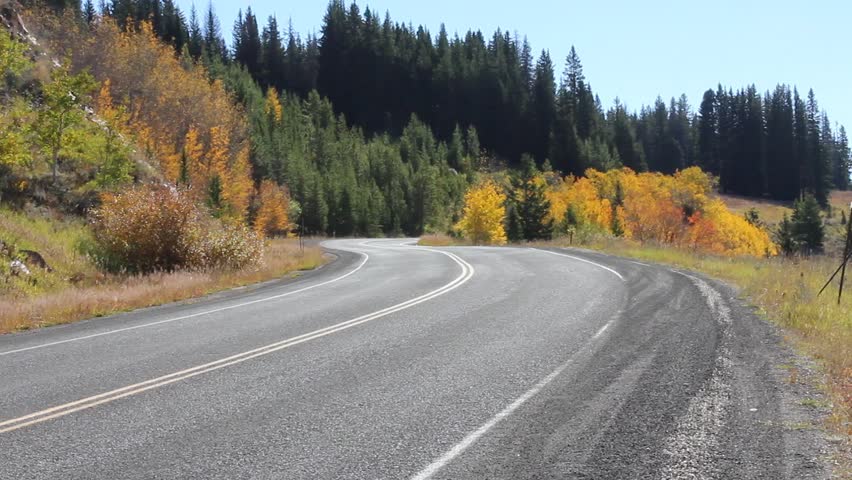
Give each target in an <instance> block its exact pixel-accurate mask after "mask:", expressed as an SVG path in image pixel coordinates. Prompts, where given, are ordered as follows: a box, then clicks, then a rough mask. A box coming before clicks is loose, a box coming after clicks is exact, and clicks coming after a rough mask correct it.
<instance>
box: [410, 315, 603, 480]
mask: <svg viewBox="0 0 852 480" xmlns="http://www.w3.org/2000/svg"><path fill="white" fill-rule="evenodd" d="M612 322H613V320H610V321H609V323H607V324H606V325H604V326H603V328H601V329H600V330H599V331H598V333H596V334H595V336H594V337H592V339H593V340H594V339H596V338H598V337H599V336H600V335H601V334H602V333H603V332H604V331H606V329H607V328H609V326H610V324H611V323H612ZM575 355H576V354H575ZM573 361H574V355H571V358H569V359H568V360H567V361H566V362H565V363H563V364H562V365H560V366H559V367H557V368H556V370H554V371H553V372H551V373H550V375H548V376H546V377H544V378H543V379H541V381H539V382H538V383H536V384H535V385H534V386H533V387H532V388H531V389H529V390H527V391H526V392H524V394H523V395H521V396H520V397H518V398H517V399H516V400H515V401H514V402H512V403H511V404H509V406H508V407H506V408H504V409H503V410H501V411H500V412H499V413H498V414H497V415H494V416H493V417H491V419H490V420H488V421H487V422H485V423H484V424H483V425H482V426H481V427H479V428H477V429H476V430H475V431H473V432H472V433H470V434H469V435H468V436H466V437H464V439H462V441H461V442H459V443H457V444H456V445H454V446H453V448H451V449H449V450H447V452H446V453H444V454H443V455H441V457H440V458H438V459H437V460H435V461H434V462H432V463H430V464H429V465H428V466H427V467H426V468H424V469H423V470H421V471H420V472H419V473H417V475H415V476H413V477H411V480H428V479H430V478H432V476H433V475H435V474H436V473H438V471H440V470H441V469H442V468H444V467H446V466H447V465H448V464H449V463H450V462H452V461H453V460H455V459H456V457H458V456H459V455H461V454H462V453H463V452H464V451H465V450H467V449H468V448H470V446H471V445H473V444H474V443H476V442H477V440H479V439H480V438H482V437H483V436H485V434H486V433H488V431H489V430H491V429H492V428H494V427H495V426H496V425H497V424H498V423H500V422H501V421H503V420H504V419H506V418H507V417H508V416H509V415H511V414H512V413H514V412H515V410H517V409H518V408H520V407H521V405H523V404H525V403H526V402H527V401H529V400H530V399H531V398H533V397H535V396H536V395H538V393H539V392H541V391H542V390H543V389H544V387H546V386H547V385H548V384H549V383H550V382H552V381H553V380H554V379H556V377H558V376H559V375H560V374H561V373H562V372H564V371H565V369H566V368H568V366H569V365H571V362H573Z"/></svg>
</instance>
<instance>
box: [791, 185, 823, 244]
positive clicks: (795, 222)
mask: <svg viewBox="0 0 852 480" xmlns="http://www.w3.org/2000/svg"><path fill="white" fill-rule="evenodd" d="M791 224H792V227H791V228H792V232H793V238H794V240H795V243H796V246H797V248H798V249H799V250H800V251H801V252H802V253H805V254H813V253H822V249H823V242H824V240H825V227H824V226H823V223H822V218H821V216H820V212H819V203H818V201H817V199H816V197H815V196H814V195H811V194H807V195H805V196H804V197H802V198H800V199H799V200H796V202H795V203H794V205H793V216H792V218H791Z"/></svg>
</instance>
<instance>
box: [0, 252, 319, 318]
mask: <svg viewBox="0 0 852 480" xmlns="http://www.w3.org/2000/svg"><path fill="white" fill-rule="evenodd" d="M324 261H325V260H324V257H323V254H322V250H321V249H320V248H319V247H317V246H313V247H306V248H305V250H304V252H303V253H302V252H300V250H299V246H298V242H297V241H295V240H289V239H278V240H272V241H270V242H269V243H268V245H267V247H266V249H265V253H264V260H263V262H262V264H261V265H260V267H258V268H256V269H249V270H242V271H219V272H175V273H158V274H152V275H143V276H132V277H128V276H111V277H103V278H102V279H101V280H100V281H99V283H98V284H95V285H90V286H72V285H68V286H67V287H66V288H59V289H55V290H54V291H50V292H46V293H43V294H39V295H35V296H31V297H20V296H16V297H12V296H8V295H7V296H4V297H0V333H7V332H12V331H16V330H25V329H30V328H36V327H41V326H46V325H55V324H60V323H69V322H74V321H77V320H82V319H86V318H92V317H98V316H104V315H110V314H113V313H117V312H122V311H128V310H133V309H136V308H142V307H149V306H153V305H161V304H164V303H169V302H174V301H179V300H186V299H189V298H194V297H199V296H202V295H205V294H208V293H211V292H214V291H218V290H225V289H228V288H233V287H238V286H243V285H248V284H252V283H257V282H261V281H265V280H271V279H276V278H281V277H283V276H285V275H287V274H288V273H291V272H294V271H297V270H308V269H313V268H316V267H318V266H319V265H322V263H323V262H324Z"/></svg>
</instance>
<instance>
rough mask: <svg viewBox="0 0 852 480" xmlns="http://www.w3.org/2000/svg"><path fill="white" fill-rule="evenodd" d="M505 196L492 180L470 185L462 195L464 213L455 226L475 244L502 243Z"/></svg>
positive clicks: (503, 242) (504, 232) (504, 241)
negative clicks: (463, 195)
mask: <svg viewBox="0 0 852 480" xmlns="http://www.w3.org/2000/svg"><path fill="white" fill-rule="evenodd" d="M505 202H506V196H505V195H504V194H503V193H502V192H501V191H500V189H499V187H497V185H496V184H494V182H491V181H486V182H483V183H481V184H479V185H476V186H473V187H471V188H470V189H469V190H468V191H467V193H466V194H465V197H464V213H463V215H462V218H461V220H460V221H459V223H458V224H457V225H456V228H458V229H459V230H461V232H462V234H463V235H464V236H465V238H468V239H470V240H471V241H472V242H473V243H475V244H477V245H503V244H505V243H506V231H505V229H504V227H503V222H504V220H505V217H506V207H505V206H504V205H505Z"/></svg>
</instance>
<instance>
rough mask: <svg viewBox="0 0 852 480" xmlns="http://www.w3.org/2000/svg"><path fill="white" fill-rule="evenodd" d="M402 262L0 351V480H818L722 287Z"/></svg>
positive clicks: (645, 269)
mask: <svg viewBox="0 0 852 480" xmlns="http://www.w3.org/2000/svg"><path fill="white" fill-rule="evenodd" d="M413 242H414V240H412V239H408V240H332V241H328V242H326V243H325V244H324V247H325V248H326V249H327V250H329V251H330V252H332V253H334V254H335V255H337V257H338V258H337V260H336V261H335V262H333V263H331V264H330V265H328V266H326V267H324V268H322V269H320V270H318V271H316V272H313V273H310V274H307V275H304V276H303V277H299V278H297V279H295V280H288V281H279V282H271V283H267V284H263V285H260V286H256V287H250V288H247V289H242V290H238V291H232V292H228V293H224V294H219V295H213V296H210V297H207V298H204V299H200V300H198V301H195V302H185V303H181V304H175V305H168V306H163V307H158V308H151V309H145V310H140V311H136V312H132V313H129V314H123V315H117V316H114V317H111V318H105V319H98V320H91V321H86V322H81V323H77V324H72V325H65V326H60V327H52V328H46V329H43V330H39V331H33V332H25V333H21V334H14V335H6V336H2V337H0V379H2V381H0V479H7V478H8V479H45V478H61V479H101V478H102V479H117V478H140V479H141V478H164V479H166V478H168V479H171V478H174V479H183V478H203V479H214V478H221V479H242V478H246V479H249V478H252V479H253V478H260V479H265V478H269V479H279V478H294V479H301V478H346V479H363V478H391V479H396V478H400V479H418V480H425V479H433V478H434V479H438V478H441V479H460V478H461V479H466V478H471V479H479V478H506V479H517V478H536V479H539V478H582V479H588V478H600V479H610V478H660V479H664V478H665V479H667V478H708V479H729V478H767V479H798V478H827V477H828V475H829V472H828V471H827V470H826V469H825V467H824V466H823V464H822V463H821V461H820V459H819V454H820V449H821V446H820V444H819V442H818V441H817V439H816V438H815V435H814V434H813V433H808V432H803V431H800V430H798V429H793V428H789V425H790V422H793V421H795V419H796V412H795V411H794V410H795V409H794V408H793V407H792V406H791V403H792V401H791V397H790V395H789V394H788V393H787V391H786V390H787V387H786V386H785V385H784V380H783V378H782V376H781V374H780V373H779V371H780V370H779V368H778V367H779V363H781V362H783V361H784V354H783V353H781V352H782V350H783V349H782V348H781V347H779V345H778V342H779V340H778V336H777V335H776V334H775V333H774V331H773V329H772V328H770V327H769V326H768V325H767V324H766V323H765V322H763V321H761V320H760V319H758V318H757V317H756V316H755V315H754V314H753V313H752V312H750V311H749V310H748V309H746V308H745V307H743V306H742V305H740V303H739V302H738V301H737V300H736V298H735V292H733V291H732V290H731V289H730V288H728V287H726V286H725V285H721V284H719V283H717V282H714V281H712V280H710V279H706V278H703V277H700V276H697V275H694V274H690V273H688V272H678V271H674V270H670V269H668V268H665V267H661V266H654V265H646V264H641V263H638V262H633V261H630V260H626V259H620V258H615V257H610V256H606V255H601V254H596V253H592V252H585V251H577V250H570V251H569V250H562V249H537V248H488V247H452V248H425V247H417V246H414V245H413Z"/></svg>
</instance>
